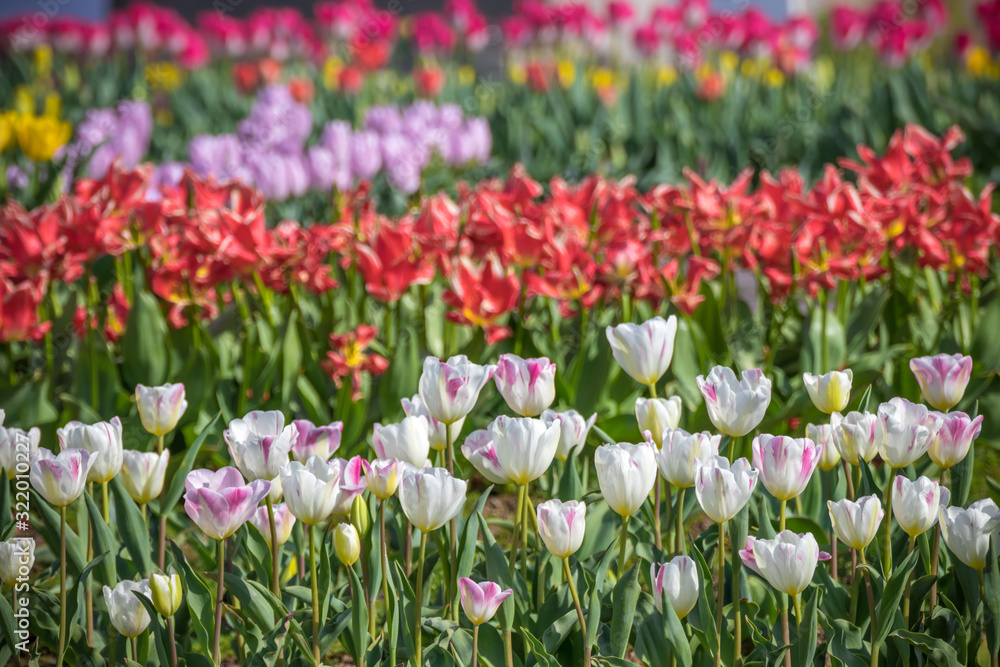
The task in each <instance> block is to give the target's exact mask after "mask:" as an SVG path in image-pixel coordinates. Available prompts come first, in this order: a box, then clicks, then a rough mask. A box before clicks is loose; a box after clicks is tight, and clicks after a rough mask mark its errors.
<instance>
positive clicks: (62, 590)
mask: <svg viewBox="0 0 1000 667" xmlns="http://www.w3.org/2000/svg"><path fill="white" fill-rule="evenodd" d="M65 649H66V506H65V505H63V506H62V507H60V508H59V651H58V652H57V653H56V667H60V666H61V665H62V661H63V651H64V650H65Z"/></svg>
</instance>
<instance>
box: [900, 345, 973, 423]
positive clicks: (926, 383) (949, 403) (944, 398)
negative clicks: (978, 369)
mask: <svg viewBox="0 0 1000 667" xmlns="http://www.w3.org/2000/svg"><path fill="white" fill-rule="evenodd" d="M910 370H911V371H913V375H914V376H915V377H916V378H917V384H919V385H920V393H921V394H923V397H924V400H925V401H927V402H928V403H930V405H931V407H933V408H934V409H935V410H941V411H942V412H946V411H948V410H950V409H951V408H953V407H955V406H956V405H958V403H959V401H961V400H962V397H963V396H964V395H965V388H966V387H967V386H968V384H969V378H970V377H971V376H972V357H966V356H963V355H961V354H952V355H948V354H938V355H935V356H933V357H917V358H915V359H910Z"/></svg>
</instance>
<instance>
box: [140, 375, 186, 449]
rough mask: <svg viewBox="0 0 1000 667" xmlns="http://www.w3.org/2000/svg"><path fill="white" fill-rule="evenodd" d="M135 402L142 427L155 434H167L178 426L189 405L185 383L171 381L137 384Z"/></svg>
mask: <svg viewBox="0 0 1000 667" xmlns="http://www.w3.org/2000/svg"><path fill="white" fill-rule="evenodd" d="M135 403H136V406H137V407H138V408H139V419H140V420H141V421H142V427H143V428H144V429H146V430H147V431H149V432H150V433H151V434H153V435H155V436H161V435H166V434H167V433H170V432H171V431H173V430H174V429H175V428H177V422H179V421H180V420H181V417H183V416H184V411H185V410H187V407H188V404H187V400H185V398H184V385H183V384H181V383H177V384H170V383H169V382H168V383H167V384H164V385H161V386H159V387H147V386H145V385H141V384H137V385H136V386H135Z"/></svg>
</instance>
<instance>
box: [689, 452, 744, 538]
mask: <svg viewBox="0 0 1000 667" xmlns="http://www.w3.org/2000/svg"><path fill="white" fill-rule="evenodd" d="M757 475H758V472H757V471H756V470H754V469H753V468H751V467H750V462H749V461H747V460H746V459H745V458H741V459H737V460H736V461H734V462H733V463H732V465H730V464H729V459H727V458H725V457H724V456H712V457H710V458H707V459H698V462H697V468H696V470H695V475H694V492H695V495H697V496H698V503H699V504H700V505H701V508H702V509H703V510H705V514H707V515H708V518H710V519H711V520H712V521H714V522H716V523H723V522H725V521H729V520H730V519H732V518H733V517H734V516H736V515H737V514H739V513H740V510H742V509H743V507H744V506H745V505H746V504H747V503H748V502H750V497H751V496H752V495H753V490H754V487H756V486H757Z"/></svg>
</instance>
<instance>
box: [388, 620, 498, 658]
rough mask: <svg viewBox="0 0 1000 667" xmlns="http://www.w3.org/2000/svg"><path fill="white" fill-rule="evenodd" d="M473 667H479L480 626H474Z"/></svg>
mask: <svg viewBox="0 0 1000 667" xmlns="http://www.w3.org/2000/svg"><path fill="white" fill-rule="evenodd" d="M390 664H393V663H390ZM472 667H479V624H476V625H473V626H472Z"/></svg>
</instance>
